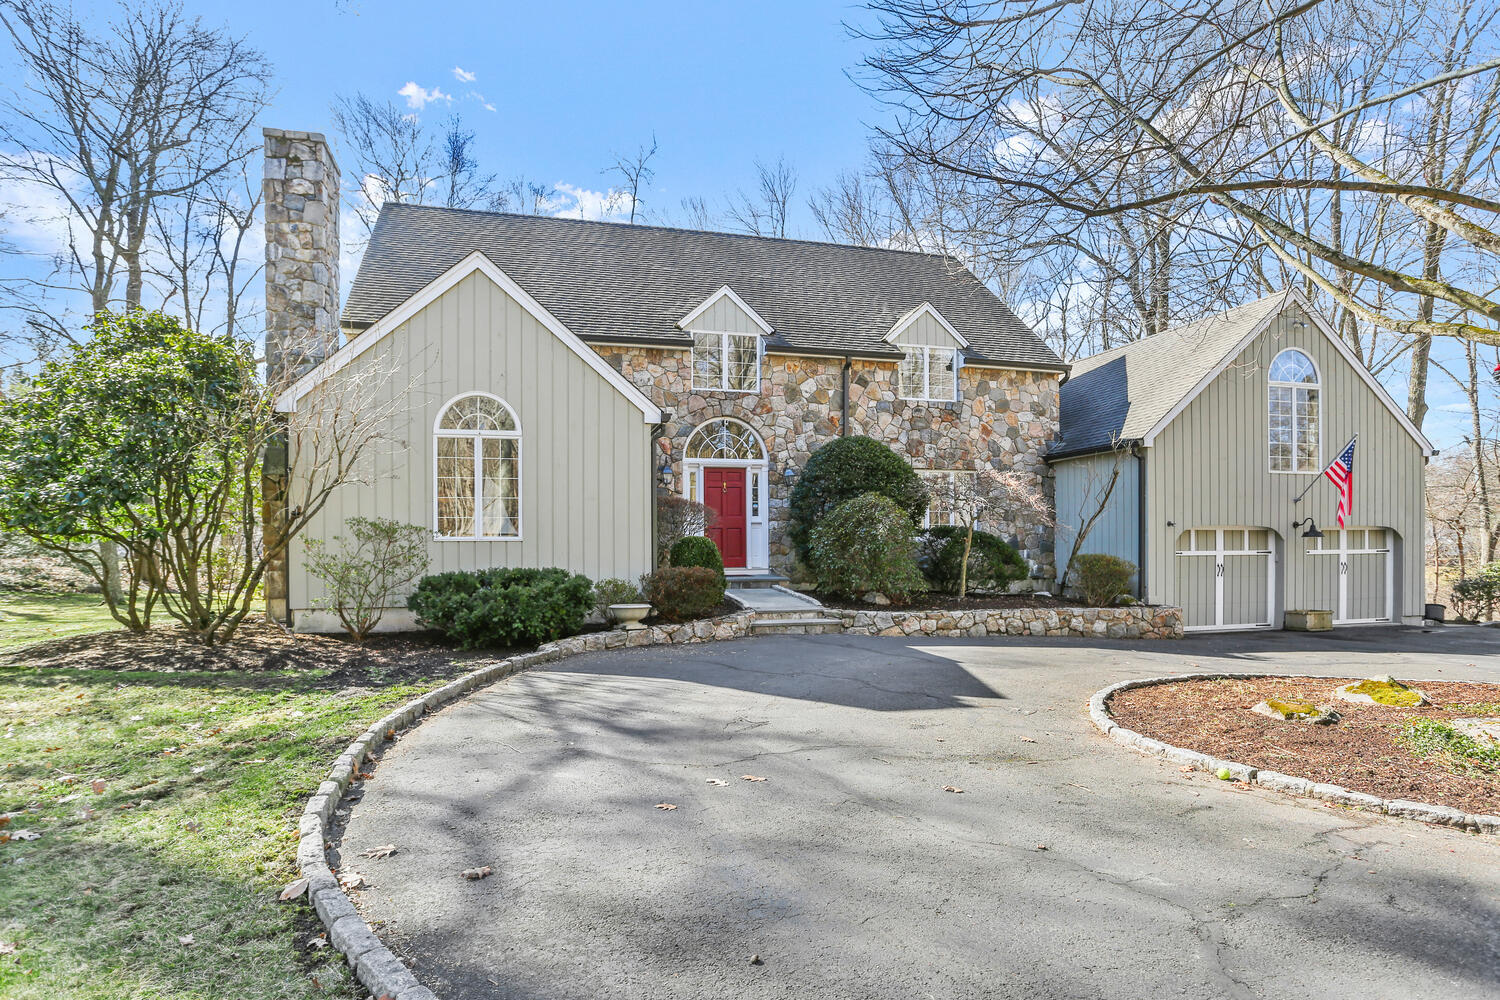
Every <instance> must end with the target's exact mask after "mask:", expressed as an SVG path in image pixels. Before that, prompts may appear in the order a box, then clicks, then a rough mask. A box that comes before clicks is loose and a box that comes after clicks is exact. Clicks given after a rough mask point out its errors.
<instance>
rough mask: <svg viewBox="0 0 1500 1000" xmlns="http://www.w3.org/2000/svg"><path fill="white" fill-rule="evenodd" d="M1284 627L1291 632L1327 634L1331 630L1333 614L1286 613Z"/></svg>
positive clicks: (1319, 612)
mask: <svg viewBox="0 0 1500 1000" xmlns="http://www.w3.org/2000/svg"><path fill="white" fill-rule="evenodd" d="M1286 627H1287V629H1289V630H1290V631H1293V632H1327V631H1328V630H1329V629H1331V628H1333V612H1332V611H1288V612H1287V613H1286Z"/></svg>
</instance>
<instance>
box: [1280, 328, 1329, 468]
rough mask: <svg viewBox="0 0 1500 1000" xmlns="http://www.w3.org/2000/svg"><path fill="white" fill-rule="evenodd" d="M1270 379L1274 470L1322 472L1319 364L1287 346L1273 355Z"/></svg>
mask: <svg viewBox="0 0 1500 1000" xmlns="http://www.w3.org/2000/svg"><path fill="white" fill-rule="evenodd" d="M1269 381H1270V397H1269V403H1268V406H1269V417H1270V441H1271V471H1272V472H1321V471H1322V463H1321V462H1320V461H1319V460H1318V453H1319V452H1318V429H1319V427H1320V426H1321V424H1322V414H1321V411H1320V409H1319V407H1320V406H1321V405H1322V403H1321V400H1320V399H1319V389H1320V385H1319V382H1318V368H1317V366H1316V365H1314V364H1313V361H1312V358H1309V357H1308V356H1307V355H1306V354H1303V353H1302V352H1301V351H1298V350H1293V349H1287V350H1285V351H1282V352H1281V353H1280V354H1278V355H1276V357H1275V358H1273V359H1272V361H1271V370H1270V380H1269Z"/></svg>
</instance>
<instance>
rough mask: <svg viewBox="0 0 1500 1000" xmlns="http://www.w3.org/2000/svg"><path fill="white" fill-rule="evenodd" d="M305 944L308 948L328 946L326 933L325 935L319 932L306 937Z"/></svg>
mask: <svg viewBox="0 0 1500 1000" xmlns="http://www.w3.org/2000/svg"><path fill="white" fill-rule="evenodd" d="M307 946H308V947H309V948H327V947H328V935H326V934H319V935H318V936H317V937H310V938H308V939H307Z"/></svg>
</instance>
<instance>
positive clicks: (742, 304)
mask: <svg viewBox="0 0 1500 1000" xmlns="http://www.w3.org/2000/svg"><path fill="white" fill-rule="evenodd" d="M720 299H728V300H729V301H730V302H733V303H734V304H735V306H736V308H738V309H739V311H740V312H742V313H744V314H745V315H746V316H748V317H749V319H750V322H752V323H754V324H755V325H756V327H757V328H758V329H759V330H760V332H761V333H762V334H765V335H766V336H769V335H771V334H773V333H775V332H776V331H775V330H773V329H772V328H771V324H770V323H767V322H766V321H765V319H764V318H763V317H762V316H761V314H760V313H758V312H756V311H755V310H754V309H752V308H750V304H749V303H748V302H746V301H745V300H744V299H742V298H740V297H739V296H738V295H737V294H735V291H734V289H733V288H730V287H729V286H728V285H725V286H724V287H723V288H721V289H719V290H718V291H717V292H714V293H713V294H712V295H710V296H709V297H708V298H706V299H704V300H703V304H702V305H700V306H698V308H696V309H694V310H693V311H692V312H690V313H688V314H687V315H686V316H684V317H682V319H680V320H678V321H677V328H678V329H680V330H687V329H689V328H691V327H692V325H693V324H694V323H696V322H697V321H698V318H699V317H700V316H702V315H703V314H704V313H706V312H708V311H709V310H710V309H712V308H713V307H714V306H716V305H717V304H718V302H719V300H720Z"/></svg>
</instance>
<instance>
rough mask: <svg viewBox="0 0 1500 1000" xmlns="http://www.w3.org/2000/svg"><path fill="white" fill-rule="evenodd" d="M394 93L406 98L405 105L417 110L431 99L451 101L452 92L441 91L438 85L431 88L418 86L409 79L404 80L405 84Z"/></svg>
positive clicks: (430, 101) (431, 100)
mask: <svg viewBox="0 0 1500 1000" xmlns="http://www.w3.org/2000/svg"><path fill="white" fill-rule="evenodd" d="M396 93H397V94H399V95H400V96H402V97H404V98H406V106H407V107H409V108H413V109H415V110H417V111H421V110H422V109H423V108H425V107H426V106H427V105H429V104H431V103H432V102H433V101H447V102H448V103H450V104H451V103H453V95H452V94H445V93H443V91H442V89H441V88H439V87H433V88H432V89H431V90H428V89H427V88H426V87H419V86H417V85H416V83H414V82H413V81H411V80H408V81H406V86H404V87H402V88H401V89H400V90H398V91H396Z"/></svg>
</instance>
